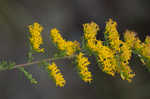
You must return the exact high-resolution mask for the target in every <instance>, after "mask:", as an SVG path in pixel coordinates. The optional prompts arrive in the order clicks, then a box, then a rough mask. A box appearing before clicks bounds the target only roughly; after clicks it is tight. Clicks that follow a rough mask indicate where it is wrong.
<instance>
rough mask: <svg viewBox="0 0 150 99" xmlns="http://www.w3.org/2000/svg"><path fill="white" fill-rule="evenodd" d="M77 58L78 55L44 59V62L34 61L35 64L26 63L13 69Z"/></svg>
mask: <svg viewBox="0 0 150 99" xmlns="http://www.w3.org/2000/svg"><path fill="white" fill-rule="evenodd" d="M75 56H76V55H71V56H64V57H57V58H47V59H43V60H40V61H33V62H28V63H25V64H18V65H15V66H14V67H13V69H15V68H18V67H26V66H30V65H33V64H38V63H41V62H42V61H55V60H60V59H67V58H68V59H70V58H74V57H75Z"/></svg>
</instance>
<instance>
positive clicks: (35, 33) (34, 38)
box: [29, 22, 44, 52]
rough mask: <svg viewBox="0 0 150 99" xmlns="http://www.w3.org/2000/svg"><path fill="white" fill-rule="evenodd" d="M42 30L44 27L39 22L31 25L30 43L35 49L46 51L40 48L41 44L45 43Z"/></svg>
mask: <svg viewBox="0 0 150 99" xmlns="http://www.w3.org/2000/svg"><path fill="white" fill-rule="evenodd" d="M42 30H43V27H42V26H40V24H39V23H37V22H35V23H33V25H29V32H30V35H31V37H30V43H31V45H32V47H33V50H35V51H36V52H44V48H40V45H41V44H43V39H42V36H41V32H42Z"/></svg>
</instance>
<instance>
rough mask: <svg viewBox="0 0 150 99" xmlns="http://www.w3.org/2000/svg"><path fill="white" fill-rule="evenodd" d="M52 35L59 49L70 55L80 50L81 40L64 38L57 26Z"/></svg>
mask: <svg viewBox="0 0 150 99" xmlns="http://www.w3.org/2000/svg"><path fill="white" fill-rule="evenodd" d="M50 36H51V37H52V40H53V42H54V43H55V44H56V45H57V47H58V49H59V50H61V51H65V52H66V55H68V56H70V55H72V54H74V53H75V52H76V51H77V50H80V43H79V42H77V41H74V42H72V41H66V40H64V39H63V38H62V36H61V34H60V33H59V31H58V30H57V29H56V28H54V29H52V30H51V32H50Z"/></svg>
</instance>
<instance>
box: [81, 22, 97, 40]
mask: <svg viewBox="0 0 150 99" xmlns="http://www.w3.org/2000/svg"><path fill="white" fill-rule="evenodd" d="M83 29H84V38H85V39H86V40H89V39H96V34H97V31H99V26H98V25H97V24H96V23H94V22H91V23H87V24H83Z"/></svg>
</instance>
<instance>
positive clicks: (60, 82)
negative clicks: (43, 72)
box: [48, 62, 66, 87]
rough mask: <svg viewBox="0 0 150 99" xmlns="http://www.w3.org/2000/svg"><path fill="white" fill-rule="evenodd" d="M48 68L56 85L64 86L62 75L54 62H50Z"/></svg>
mask: <svg viewBox="0 0 150 99" xmlns="http://www.w3.org/2000/svg"><path fill="white" fill-rule="evenodd" d="M48 70H49V71H50V75H51V76H52V78H53V79H54V81H55V82H56V86H59V87H64V85H65V84H66V81H65V80H64V78H63V75H62V74H61V73H60V70H59V69H58V67H57V66H56V64H55V63H54V62H52V64H51V65H49V66H48Z"/></svg>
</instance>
